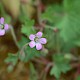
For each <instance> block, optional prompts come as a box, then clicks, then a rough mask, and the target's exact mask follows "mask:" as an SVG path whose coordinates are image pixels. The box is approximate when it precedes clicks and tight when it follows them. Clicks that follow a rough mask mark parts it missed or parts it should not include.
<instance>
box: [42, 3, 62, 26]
mask: <svg viewBox="0 0 80 80" xmlns="http://www.w3.org/2000/svg"><path fill="white" fill-rule="evenodd" d="M62 14H63V8H62V6H60V5H58V4H55V5H49V6H47V8H46V11H45V12H44V13H43V14H41V19H42V20H47V21H49V22H50V23H51V24H52V26H54V25H55V24H56V23H58V22H59V21H60V20H61V18H62V17H63V15H62Z"/></svg>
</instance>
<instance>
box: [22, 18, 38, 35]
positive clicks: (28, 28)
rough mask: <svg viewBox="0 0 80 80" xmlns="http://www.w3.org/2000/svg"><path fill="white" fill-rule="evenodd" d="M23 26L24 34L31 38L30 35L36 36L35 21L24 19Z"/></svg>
mask: <svg viewBox="0 0 80 80" xmlns="http://www.w3.org/2000/svg"><path fill="white" fill-rule="evenodd" d="M23 19H24V21H23V23H24V24H23V25H22V29H21V31H22V33H23V34H25V35H27V36H29V35H30V34H32V33H33V34H34V33H35V32H36V31H35V30H34V20H30V19H27V17H26V18H23Z"/></svg>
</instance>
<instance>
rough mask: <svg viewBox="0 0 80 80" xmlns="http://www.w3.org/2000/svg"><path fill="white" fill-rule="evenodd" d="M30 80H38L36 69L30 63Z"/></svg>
mask: <svg viewBox="0 0 80 80" xmlns="http://www.w3.org/2000/svg"><path fill="white" fill-rule="evenodd" d="M30 80H38V75H37V72H36V69H35V68H34V65H33V64H32V63H30Z"/></svg>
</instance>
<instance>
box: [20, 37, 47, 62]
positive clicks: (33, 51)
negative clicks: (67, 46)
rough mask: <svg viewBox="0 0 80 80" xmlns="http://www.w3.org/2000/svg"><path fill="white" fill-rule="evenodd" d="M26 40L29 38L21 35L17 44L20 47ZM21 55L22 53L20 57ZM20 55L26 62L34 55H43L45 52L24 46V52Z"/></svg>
mask: <svg viewBox="0 0 80 80" xmlns="http://www.w3.org/2000/svg"><path fill="white" fill-rule="evenodd" d="M28 42H29V40H28V39H27V38H25V37H22V39H21V41H20V42H19V45H20V46H21V48H22V47H23V46H24V45H25V44H26V43H28ZM22 55H24V56H23V57H22ZM22 55H21V54H19V58H20V59H21V60H22V61H24V62H28V61H29V60H31V59H33V58H35V57H40V56H45V55H46V54H44V53H43V52H41V51H37V50H36V49H35V48H32V49H31V48H30V47H29V46H26V48H25V50H24V53H23V54H22Z"/></svg>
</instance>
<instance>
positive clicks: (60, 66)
mask: <svg viewBox="0 0 80 80" xmlns="http://www.w3.org/2000/svg"><path fill="white" fill-rule="evenodd" d="M53 59H54V66H53V67H52V69H51V71H50V74H51V75H54V76H55V77H56V78H58V79H59V78H60V75H61V73H62V72H63V73H66V72H67V71H69V70H70V69H71V66H70V65H69V60H67V59H65V58H64V55H62V54H55V55H54V57H53Z"/></svg>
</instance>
